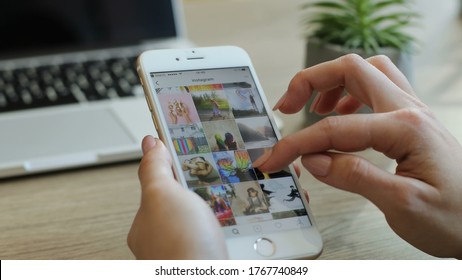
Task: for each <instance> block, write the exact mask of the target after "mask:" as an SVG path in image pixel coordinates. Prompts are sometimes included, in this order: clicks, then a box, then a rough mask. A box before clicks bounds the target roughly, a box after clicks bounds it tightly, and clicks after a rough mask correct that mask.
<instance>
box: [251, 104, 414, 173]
mask: <svg viewBox="0 0 462 280" xmlns="http://www.w3.org/2000/svg"><path fill="white" fill-rule="evenodd" d="M412 114H413V112H412V111H410V110H403V111H396V112H391V113H382V114H368V115H365V114H354V115H345V116H333V117H327V118H325V119H323V120H320V121H319V122H317V123H315V124H313V125H311V126H309V127H307V128H305V129H303V130H300V131H298V132H296V133H294V134H292V135H289V136H287V137H284V138H283V139H281V140H280V141H279V142H278V143H276V144H275V145H274V146H273V148H272V149H271V150H269V151H268V152H265V154H264V155H263V156H261V157H260V158H259V159H257V160H256V161H255V162H254V163H253V166H254V167H258V168H259V169H260V170H262V171H263V172H268V173H272V172H276V171H278V170H280V169H281V168H283V167H284V166H287V165H288V164H289V163H291V162H292V161H294V160H295V159H296V158H298V157H299V156H301V155H306V154H311V153H319V152H323V151H327V150H330V149H334V150H338V151H343V152H354V151H361V150H364V149H367V148H373V149H375V150H377V151H380V152H383V153H384V154H385V155H387V156H388V157H390V158H394V159H398V158H400V157H402V156H404V155H405V154H406V153H407V152H408V150H407V149H409V147H412V146H411V145H412V144H414V143H409V144H410V145H395V143H400V142H401V141H402V140H403V135H408V134H410V130H412V129H416V128H415V127H413V126H412V123H411V124H409V119H410V118H412V117H414V116H413V115H412ZM416 133H417V134H418V132H416ZM411 134H412V133H411ZM408 141H410V140H408Z"/></svg>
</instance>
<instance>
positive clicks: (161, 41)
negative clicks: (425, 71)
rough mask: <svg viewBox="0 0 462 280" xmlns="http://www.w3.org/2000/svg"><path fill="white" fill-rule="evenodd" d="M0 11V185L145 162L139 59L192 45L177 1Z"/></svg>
mask: <svg viewBox="0 0 462 280" xmlns="http://www.w3.org/2000/svg"><path fill="white" fill-rule="evenodd" d="M1 1H2V5H1V6H2V10H1V11H0V14H1V16H0V30H1V35H0V36H1V38H2V40H1V42H2V43H1V44H0V178H6V177H12V176H19V175H25V174H33V173H39V172H47V171H52V170H59V169H66V168H74V167H80V166H88V165H97V164H104V163H110V162H116V161H124V160H130V159H136V158H139V157H140V156H141V151H140V143H141V139H142V137H143V136H144V135H146V134H155V130H154V126H153V124H152V122H151V118H150V114H149V112H148V110H147V109H146V104H145V100H144V95H143V92H142V88H141V87H140V85H139V80H138V77H137V74H136V70H135V67H134V65H135V59H136V57H137V56H138V55H139V54H140V53H141V52H142V51H143V50H146V49H154V48H172V47H186V46H190V45H191V44H190V42H189V41H188V40H187V39H186V36H185V32H184V22H183V15H182V9H181V6H180V5H181V1H177V0H155V1H154V0H117V1H113V0H92V1H88V0H69V1H58V0H15V1H4V0H1Z"/></svg>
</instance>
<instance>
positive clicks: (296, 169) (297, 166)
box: [292, 162, 301, 178]
mask: <svg viewBox="0 0 462 280" xmlns="http://www.w3.org/2000/svg"><path fill="white" fill-rule="evenodd" d="M292 165H293V167H294V170H295V174H297V177H299V178H300V174H301V172H300V166H299V165H298V163H296V162H294V163H293V164H292Z"/></svg>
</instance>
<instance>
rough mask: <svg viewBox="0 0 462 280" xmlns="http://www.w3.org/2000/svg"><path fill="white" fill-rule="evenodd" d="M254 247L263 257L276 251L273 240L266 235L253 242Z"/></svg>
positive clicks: (269, 255)
mask: <svg viewBox="0 0 462 280" xmlns="http://www.w3.org/2000/svg"><path fill="white" fill-rule="evenodd" d="M253 248H254V249H255V251H256V252H257V253H258V254H259V255H261V256H263V257H271V256H272V255H274V252H275V251H276V248H275V246H274V243H273V241H271V240H270V239H268V238H264V237H262V238H258V239H257V241H255V243H254V244H253Z"/></svg>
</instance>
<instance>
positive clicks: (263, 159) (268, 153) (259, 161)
mask: <svg viewBox="0 0 462 280" xmlns="http://www.w3.org/2000/svg"><path fill="white" fill-rule="evenodd" d="M271 153H272V150H268V151H265V153H264V154H263V155H262V156H261V157H259V158H258V159H257V160H256V161H254V162H253V164H252V167H253V168H257V167H259V166H261V165H262V164H264V163H265V162H266V161H267V160H268V159H269V157H270V156H271Z"/></svg>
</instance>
